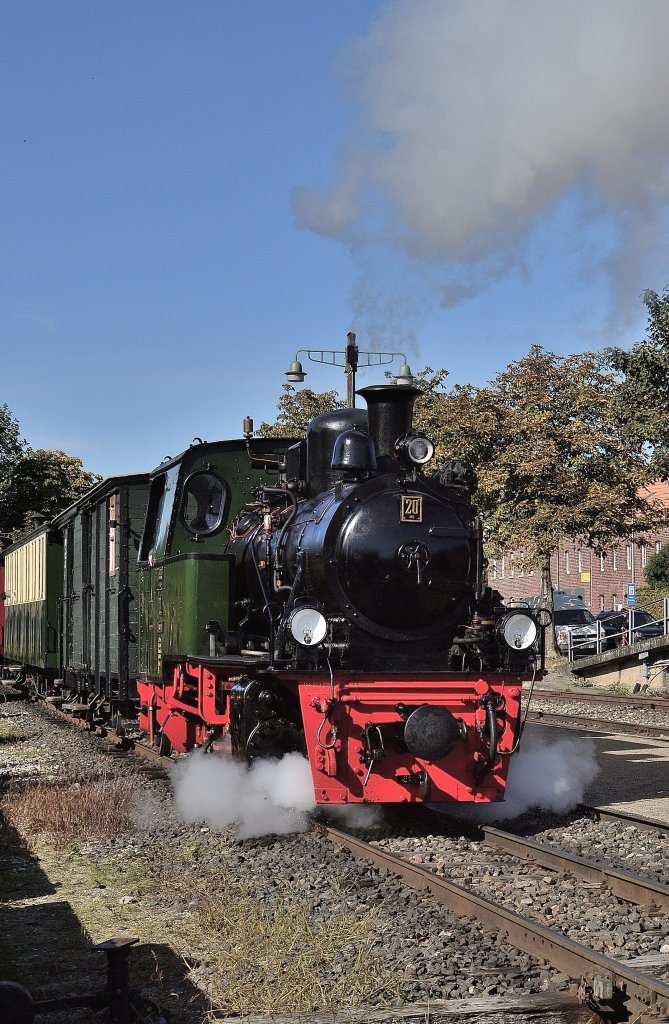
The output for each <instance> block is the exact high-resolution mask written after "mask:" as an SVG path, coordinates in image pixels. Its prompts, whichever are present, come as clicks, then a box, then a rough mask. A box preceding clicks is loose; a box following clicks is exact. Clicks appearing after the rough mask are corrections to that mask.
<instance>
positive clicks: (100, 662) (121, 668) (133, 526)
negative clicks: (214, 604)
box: [53, 474, 149, 702]
mask: <svg viewBox="0 0 669 1024" xmlns="http://www.w3.org/2000/svg"><path fill="white" fill-rule="evenodd" d="M148 485H149V477H148V474H136V475H133V476H123V477H111V478H110V479H108V480H104V481H103V482H102V483H100V484H98V485H97V486H96V487H94V488H93V489H92V490H91V491H88V492H87V493H86V494H85V495H84V496H83V497H82V498H80V499H79V501H78V502H76V503H75V504H74V505H72V506H71V507H70V508H68V509H66V510H65V512H62V513H61V514H60V515H59V516H57V517H56V519H55V520H54V522H53V528H54V530H56V531H57V532H58V533H59V534H60V535H61V537H62V542H63V560H62V561H63V564H62V572H63V577H62V588H61V589H62V594H63V597H62V614H61V651H60V660H61V667H62V673H63V682H64V685H65V687H66V688H68V689H74V690H76V691H77V692H79V693H80V694H81V695H82V696H83V695H86V696H87V697H89V698H91V699H97V700H98V701H99V702H103V701H104V702H107V701H110V700H111V701H114V702H116V701H120V702H125V701H126V700H128V699H130V700H132V699H133V698H135V697H136V696H137V690H136V686H135V681H136V678H137V628H138V622H137V619H138V613H137V601H136V581H137V556H138V551H139V540H140V537H141V534H142V528H143V524H144V516H145V514H146V503H147V495H148Z"/></svg>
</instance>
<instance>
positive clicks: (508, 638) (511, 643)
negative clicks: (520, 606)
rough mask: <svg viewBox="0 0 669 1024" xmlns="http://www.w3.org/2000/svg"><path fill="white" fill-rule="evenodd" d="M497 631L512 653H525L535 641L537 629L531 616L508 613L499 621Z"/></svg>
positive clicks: (520, 613) (522, 613)
mask: <svg viewBox="0 0 669 1024" xmlns="http://www.w3.org/2000/svg"><path fill="white" fill-rule="evenodd" d="M499 631H500V634H501V636H502V638H503V640H504V643H505V644H506V645H507V646H508V647H511V649H512V650H514V651H526V650H527V648H528V647H531V646H532V644H533V643H534V642H535V640H536V639H537V635H538V633H539V627H538V626H537V623H536V620H535V619H533V618H532V616H531V615H526V614H525V613H524V612H510V613H509V614H508V615H505V616H504V618H503V619H502V620H501V621H500V624H499Z"/></svg>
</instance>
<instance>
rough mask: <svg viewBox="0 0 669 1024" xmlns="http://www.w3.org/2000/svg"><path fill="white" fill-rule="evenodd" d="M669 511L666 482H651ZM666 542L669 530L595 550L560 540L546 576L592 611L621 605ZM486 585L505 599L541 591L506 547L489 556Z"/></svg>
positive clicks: (536, 577)
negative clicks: (501, 552)
mask: <svg viewBox="0 0 669 1024" xmlns="http://www.w3.org/2000/svg"><path fill="white" fill-rule="evenodd" d="M647 496H648V497H650V498H654V499H655V500H656V501H657V502H659V503H661V504H662V505H663V506H664V507H665V508H667V510H669V484H667V483H662V484H656V485H654V486H653V487H652V488H649V489H648V491H647ZM667 543H669V529H667V530H663V531H660V532H658V533H654V534H652V535H648V536H646V537H643V538H642V539H641V540H639V541H635V540H632V539H631V538H630V539H627V540H624V541H621V542H620V544H618V546H617V547H615V548H612V549H611V550H610V551H605V552H603V553H602V554H601V555H600V554H597V553H596V552H595V551H593V550H592V548H589V547H587V546H586V545H585V543H583V542H581V541H579V540H578V539H577V540H570V539H565V540H562V541H560V544H559V546H558V550H557V551H556V552H555V553H554V554H553V557H552V558H551V576H552V579H553V587H554V589H555V590H566V591H569V592H572V593H577V594H580V595H581V596H582V598H583V602H584V604H585V605H586V607H588V608H590V609H591V610H592V612H594V614H595V615H596V614H597V612H599V611H603V610H604V609H608V608H618V607H625V606H626V603H627V584H628V583H636V584H637V586H638V587H643V586H645V583H646V577H645V574H644V569H645V567H646V563H647V561H648V559H649V558H650V557H651V555H654V554H656V553H657V552H658V551H659V550H660V548H661V547H662V546H663V545H664V544H667ZM488 581H489V583H490V586H492V587H494V588H495V589H496V590H499V592H500V593H501V595H502V597H503V598H504V599H505V600H521V599H522V598H524V597H532V596H534V595H536V594H539V593H540V592H541V574H540V573H539V572H538V571H537V570H534V571H533V572H529V571H527V570H525V571H523V570H522V569H521V568H519V566H518V559H517V557H515V555H514V553H513V552H511V553H510V554H508V555H505V556H504V557H502V558H495V559H491V560H490V565H489V566H488Z"/></svg>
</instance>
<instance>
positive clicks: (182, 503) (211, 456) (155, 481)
mask: <svg viewBox="0 0 669 1024" xmlns="http://www.w3.org/2000/svg"><path fill="white" fill-rule="evenodd" d="M293 443H294V442H293V441H292V440H290V439H287V440H284V439H280V440H277V439H276V438H272V439H267V440H264V439H257V438H254V439H253V440H252V441H251V442H248V441H244V440H234V441H217V442H212V443H209V444H207V443H198V444H194V445H192V446H191V447H190V448H189V449H188V450H187V451H185V452H184V453H182V454H181V455H180V456H178V457H177V458H175V459H171V460H170V461H168V462H165V463H163V464H161V465H160V466H158V468H157V469H156V470H154V472H153V474H152V475H151V482H150V487H149V501H148V509H147V515H146V522H145V527H144V534H143V537H142V542H141V545H140V552H139V613H140V614H139V671H140V675H139V678H140V679H142V680H144V681H155V682H162V681H168V680H169V679H170V678H171V675H172V671H173V667H174V666H175V664H177V663H180V662H183V661H184V660H189V661H191V660H193V659H195V660H197V659H200V658H209V657H216V656H221V655H224V654H226V653H228V654H229V653H231V652H234V650H235V643H236V639H235V628H234V621H235V615H234V606H233V595H232V591H233V589H234V586H233V580H232V578H231V561H230V556H229V554H228V545H229V541H230V534H229V526H230V524H231V522H232V521H233V520H234V519H235V518H236V517H237V516H238V515H239V514H240V513H241V512H242V511H243V509H244V507H245V506H246V505H248V504H249V503H250V502H252V501H253V500H254V493H253V492H254V489H255V488H257V487H260V486H262V485H269V484H271V483H272V482H273V481H274V480H275V479H276V471H277V467H276V458H277V451H279V452H281V451H285V450H286V449H287V448H288V447H289V446H290V445H291V444H293Z"/></svg>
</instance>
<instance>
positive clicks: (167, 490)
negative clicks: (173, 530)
mask: <svg viewBox="0 0 669 1024" xmlns="http://www.w3.org/2000/svg"><path fill="white" fill-rule="evenodd" d="M178 477H179V467H178V466H173V467H172V468H171V469H169V470H168V471H167V472H166V473H163V474H162V475H161V476H158V477H156V478H155V479H154V480H152V481H151V489H150V491H149V507H148V510H147V514H146V526H145V529H144V536H143V537H142V546H141V550H140V556H139V557H140V561H142V562H151V561H152V560H153V559H154V558H162V557H163V556H164V555H165V552H166V549H167V539H168V533H169V529H170V523H171V521H172V512H173V507H174V492H175V490H176V484H177V479H178Z"/></svg>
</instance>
